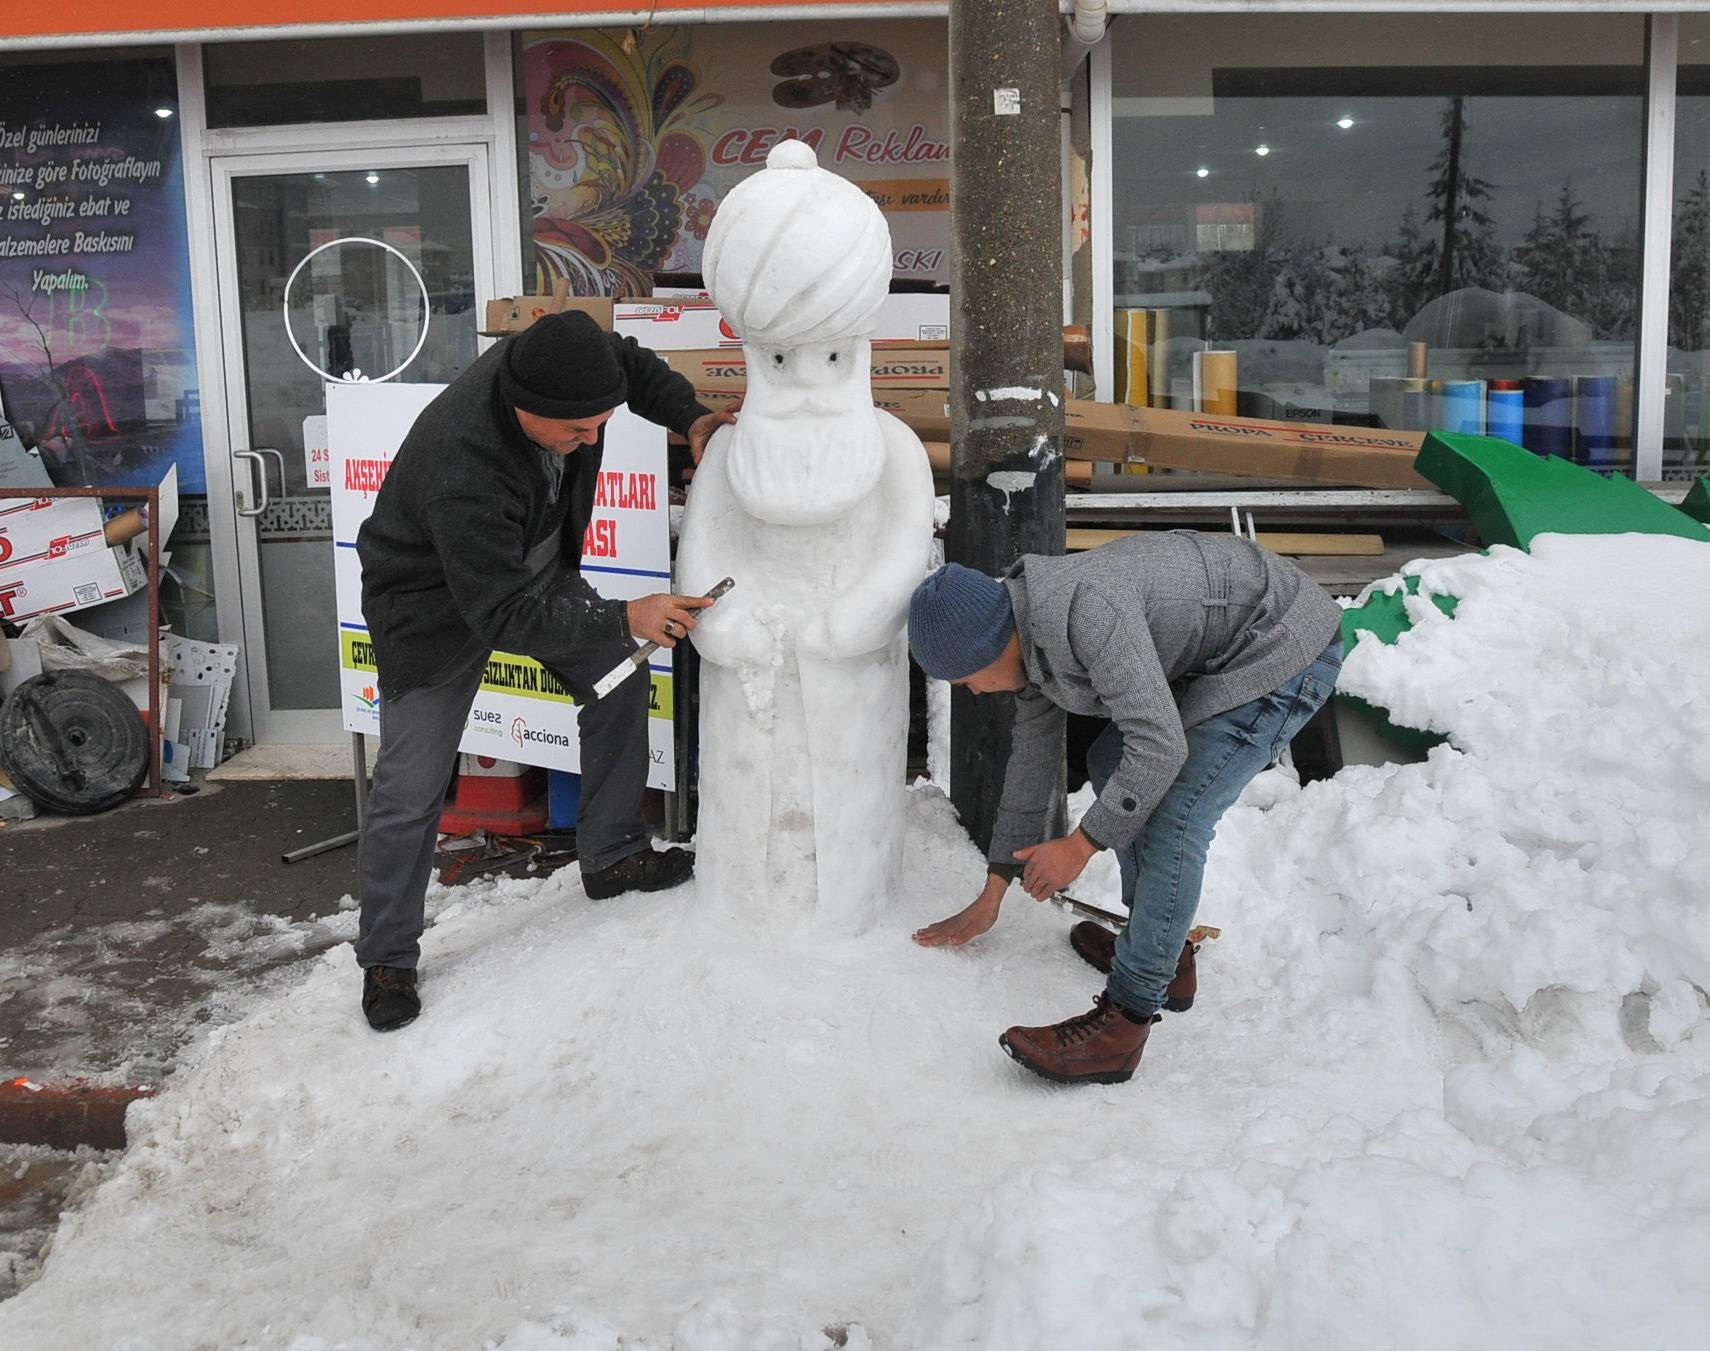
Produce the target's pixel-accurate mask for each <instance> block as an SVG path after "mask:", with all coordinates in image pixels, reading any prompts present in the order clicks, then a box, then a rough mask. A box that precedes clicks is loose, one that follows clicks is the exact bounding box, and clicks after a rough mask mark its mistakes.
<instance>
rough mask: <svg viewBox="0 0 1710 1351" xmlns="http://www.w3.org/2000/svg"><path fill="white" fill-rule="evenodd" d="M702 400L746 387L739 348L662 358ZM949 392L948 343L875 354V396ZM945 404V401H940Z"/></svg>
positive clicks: (904, 345)
mask: <svg viewBox="0 0 1710 1351" xmlns="http://www.w3.org/2000/svg"><path fill="white" fill-rule="evenodd" d="M659 355H660V356H661V357H663V358H664V360H665V362H666V364H668V365H669V366H670V367H671V369H672V370H674V371H676V372H677V374H679V375H681V376H682V377H683V378H684V379H686V380H687V381H688V382H689V383H690V384H692V385H693V386H694V387H695V392H696V393H698V394H700V395H702V396H703V397H710V398H716V399H731V398H735V397H736V396H737V395H739V394H741V393H742V391H743V390H744V389H745V388H746V386H747V380H748V357H747V355H746V354H745V353H744V352H743V350H742V349H741V348H740V347H735V348H725V349H711V350H708V349H697V350H693V351H673V350H670V349H667V350H665V351H662V352H660V354H659ZM949 388H950V348H949V345H948V344H946V343H902V344H899V345H897V346H894V347H886V348H875V349H874V350H873V393H874V395H875V397H876V396H878V395H879V394H881V393H885V392H893V391H903V390H933V389H935V390H945V389H949ZM940 402H942V399H941V400H940Z"/></svg>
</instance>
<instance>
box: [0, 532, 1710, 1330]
mask: <svg viewBox="0 0 1710 1351" xmlns="http://www.w3.org/2000/svg"><path fill="white" fill-rule="evenodd" d="M1423 573H1424V582H1425V587H1424V589H1426V590H1429V589H1432V588H1442V589H1445V590H1449V591H1452V592H1454V593H1456V594H1459V595H1461V596H1462V597H1463V598H1464V600H1463V603H1462V605H1461V607H1460V609H1459V611H1458V613H1457V615H1456V617H1455V618H1454V619H1453V620H1449V619H1446V618H1443V617H1442V616H1440V615H1439V614H1438V612H1437V611H1436V610H1435V609H1434V607H1431V606H1429V605H1428V604H1423V603H1422V604H1421V605H1420V606H1419V614H1420V625H1419V627H1418V628H1417V629H1416V630H1415V631H1414V632H1413V633H1411V634H1408V635H1405V636H1403V638H1402V639H1401V641H1400V642H1399V643H1397V644H1396V645H1395V646H1394V647H1393V648H1387V649H1386V648H1382V647H1380V646H1378V645H1377V644H1375V643H1372V644H1362V645H1361V647H1360V648H1359V649H1358V651H1357V652H1356V653H1354V654H1353V655H1352V656H1351V657H1350V659H1349V662H1348V665H1347V669H1346V676H1345V684H1346V686H1347V687H1348V688H1349V689H1351V690H1353V691H1355V692H1358V693H1361V694H1364V695H1367V696H1368V697H1376V698H1378V699H1380V700H1381V701H1383V702H1385V703H1387V704H1388V705H1389V706H1390V707H1392V708H1394V709H1395V710H1396V711H1397V713H1398V714H1399V715H1400V716H1401V717H1402V718H1403V719H1404V720H1409V721H1413V722H1416V723H1420V724H1429V725H1432V726H1435V727H1437V728H1439V729H1441V730H1444V731H1447V732H1449V733H1451V735H1452V739H1453V745H1452V747H1443V748H1440V749H1439V750H1437V751H1436V752H1434V753H1433V755H1432V756H1431V758H1430V760H1429V761H1428V762H1426V763H1424V764H1419V765H1410V766H1405V767H1394V766H1391V767H1385V768H1381V769H1376V768H1357V769H1350V770H1345V771H1344V772H1343V773H1342V774H1341V775H1339V776H1338V777H1337V778H1336V779H1335V780H1334V781H1331V782H1329V783H1322V784H1316V785H1313V786H1312V787H1310V788H1307V789H1305V790H1302V789H1301V788H1299V786H1298V785H1297V784H1296V783H1295V782H1294V781H1293V779H1292V777H1291V776H1289V775H1288V774H1287V773H1286V771H1273V772H1272V773H1269V774H1267V775H1264V776H1262V777H1261V778H1260V779H1259V780H1257V781H1256V782H1255V783H1254V785H1253V786H1252V788H1251V789H1250V791H1249V792H1248V794H1247V795H1246V796H1245V797H1244V798H1243V800H1242V803H1241V804H1240V805H1239V806H1238V807H1237V808H1236V809H1235V810H1234V811H1233V812H1232V813H1231V814H1230V816H1229V817H1228V818H1227V820H1226V821H1225V823H1224V826H1223V828H1222V830H1221V831H1220V833H1219V837H1218V843H1217V845H1216V847H1215V849H1214V851H1213V857H1212V864H1211V869H1210V873H1209V876H1208V880H1207V890H1206V896H1205V900H1204V903H1203V905H1202V907H1201V911H1200V918H1201V919H1202V920H1203V921H1205V922H1209V923H1214V924H1219V925H1222V926H1223V928H1224V936H1223V938H1222V939H1221V940H1219V941H1218V942H1216V943H1214V944H1210V945H1208V946H1207V948H1206V949H1205V951H1204V952H1203V953H1202V956H1201V987H1200V1000H1199V1003H1198V1004H1197V1005H1196V1006H1195V1008H1194V1009H1193V1011H1192V1012H1190V1013H1187V1014H1183V1015H1179V1016H1168V1017H1166V1020H1165V1021H1164V1022H1163V1023H1162V1024H1161V1025H1159V1026H1158V1028H1157V1029H1156V1030H1155V1031H1154V1033H1153V1036H1152V1039H1151V1042H1150V1044H1149V1045H1148V1048H1147V1052H1146V1059H1145V1061H1144V1062H1143V1063H1142V1065H1141V1069H1140V1073H1139V1074H1138V1075H1137V1076H1136V1078H1135V1080H1134V1081H1133V1082H1132V1083H1130V1084H1128V1085H1124V1086H1118V1087H1109V1088H1104V1087H1092V1088H1088V1087H1083V1088H1074V1089H1065V1088H1056V1087H1052V1086H1049V1085H1047V1084H1045V1083H1043V1082H1042V1081H1040V1080H1037V1079H1034V1078H1031V1077H1030V1076H1028V1075H1026V1074H1025V1073H1024V1072H1023V1071H1022V1070H1021V1069H1020V1068H1019V1067H1017V1066H1016V1065H1014V1064H1012V1063H1011V1062H1010V1061H1008V1060H1007V1059H1006V1058H1004V1056H1003V1055H1002V1054H1001V1053H1000V1051H999V1050H998V1047H997V1045H996V1037H997V1034H998V1033H999V1032H1000V1031H1001V1030H1002V1029H1003V1028H1004V1027H1005V1026H1006V1025H1008V1024H1010V1023H1014V1022H1032V1021H1038V1020H1044V1019H1053V1018H1057V1017H1062V1016H1065V1015H1067V1014H1070V1013H1074V1012H1077V1011H1080V1010H1081V1009H1083V1008H1084V1007H1085V1006H1086V1005H1087V1003H1088V1002H1089V1000H1090V998H1091V996H1092V995H1093V993H1094V992H1095V990H1096V989H1097V986H1098V982H1097V978H1096V977H1095V976H1094V975H1093V974H1092V973H1091V972H1090V971H1089V970H1088V969H1087V968H1086V967H1084V966H1083V965H1081V963H1080V962H1079V961H1078V959H1076V958H1075V957H1074V955H1073V954H1072V953H1071V952H1070V950H1069V947H1068V944H1067V942H1066V941H1065V935H1066V932H1067V929H1068V927H1069V924H1070V922H1071V918H1072V917H1070V916H1065V915H1063V914H1062V913H1060V912H1059V911H1057V910H1055V909H1052V908H1050V907H1046V906H1039V905H1035V904H1034V903H1033V902H1031V901H1029V900H1027V899H1026V898H1025V897H1024V896H1021V895H1020V893H1019V892H1015V893H1012V896H1011V898H1010V900H1009V901H1008V902H1007V904H1006V908H1005V913H1004V916H1003V918H1002V919H1001V920H1000V922H999V924H998V927H997V928H995V929H994V930H992V932H991V933H989V934H988V935H986V936H985V937H984V938H982V939H980V940H979V941H977V942H976V943H975V944H973V945H972V946H971V947H969V948H967V949H964V950H961V951H927V950H923V949H920V948H917V947H915V946H914V945H913V944H912V943H911V942H910V941H909V933H910V931H911V930H912V929H913V928H915V927H916V926H917V925H919V924H922V923H924V922H926V921H929V920H933V919H937V918H940V917H942V916H943V915H944V914H947V913H949V912H950V911H951V910H953V909H956V908H959V907H960V906H961V905H963V904H964V903H965V902H966V901H967V900H968V899H969V898H971V896H972V895H973V892H974V890H975V888H976V886H977V884H978V882H979V879H980V876H981V871H982V870H981V864H980V860H979V859H978V857H977V856H976V855H975V853H974V851H973V850H972V849H971V848H970V847H969V846H968V845H967V843H966V842H965V840H964V839H963V838H962V837H961V836H960V834H959V832H958V830H957V828H956V826H955V823H954V821H953V819H952V815H951V812H950V809H949V807H948V804H947V803H946V802H945V801H944V799H943V798H942V796H941V795H939V794H938V793H937V792H936V790H932V789H922V790H917V791H916V792H915V793H914V795H913V797H912V800H911V805H910V813H909V840H908V860H909V867H908V874H909V882H908V888H907V891H906V894H905V895H903V896H901V897H899V898H898V901H897V904H896V906H895V910H894V913H893V914H892V915H891V916H890V918H889V921H888V923H886V924H885V925H884V926H883V927H881V928H880V929H878V930H876V931H874V932H872V933H870V934H868V935H866V936H865V937H862V938H859V939H854V940H844V941H838V942H835V943H830V942H822V941H817V940H816V939H815V937H814V935H813V934H812V933H811V932H810V931H808V930H806V929H803V930H799V931H794V932H779V931H777V930H763V929H757V928H755V927H753V926H749V925H744V924H743V923H742V922H741V920H740V917H739V916H740V905H736V906H732V905H731V904H730V901H731V898H710V897H699V896H697V895H696V894H695V891H694V889H693V888H692V887H688V888H684V889H682V890H680V891H678V892H676V893H673V894H670V895H666V896H663V897H658V898H650V899H645V900H634V901H626V902H622V903H605V904H593V903H590V902H588V901H587V900H586V899H585V898H584V897H583V895H582V893H581V891H580V888H579V886H578V885H577V883H576V881H575V879H574V876H573V875H570V876H566V875H564V874H560V875H557V876H554V877H551V878H548V879H545V880H542V881H531V882H512V881H498V882H494V883H491V884H485V885H477V886H470V887H465V888H462V889H460V890H458V891H456V892H454V893H449V894H447V893H440V895H439V896H438V897H436V901H438V902H439V903H441V904H443V907H444V908H443V909H441V910H440V913H439V917H438V921H437V923H436V924H435V926H434V928H433V929H432V930H431V931H430V932H429V934H428V936H427V940H426V944H425V949H426V951H425V957H424V973H425V979H424V984H423V996H424V999H425V1001H426V1013H425V1015H424V1017H423V1019H422V1020H421V1022H419V1023H418V1024H416V1025H415V1026H414V1027H412V1028H410V1029H407V1030H406V1031H404V1032H402V1033H399V1034H396V1035H394V1036H389V1037H378V1036H375V1035H373V1034H371V1033H370V1032H369V1031H368V1030H367V1028H366V1027H365V1026H364V1025H363V1024H362V1021H361V1019H360V1016H359V1015H358V1013H357V1009H356V994H357V979H356V975H355V971H354V966H353V963H352V961H351V957H350V953H349V952H348V950H346V949H344V948H342V947H341V948H338V949H335V950H334V951H332V952H330V953H328V954H326V955H325V956H324V957H322V958H320V959H318V960H317V961H316V962H315V963H314V964H313V966H312V968H311V969H310V970H309V971H308V974H307V975H306V976H305V977H304V979H303V980H302V981H301V982H300V983H299V984H297V985H295V986H294V987H292V988H288V989H284V990H281V991H279V992H278V993H275V994H269V995H267V996H265V998H264V999H263V1001H262V1002H261V1003H260V1004H259V1006H258V1007H256V1008H255V1009H254V1011H253V1012H252V1013H251V1014H250V1015H249V1016H248V1017H246V1018H244V1019H243V1020H242V1021H240V1022H238V1023H237V1024H235V1025H232V1026H229V1027H224V1028H220V1029H217V1030H214V1031H213V1032H211V1033H210V1034H209V1036H208V1038H207V1040H206V1042H205V1043H204V1044H203V1045H202V1046H201V1047H200V1049H199V1050H198V1051H197V1052H195V1053H194V1054H193V1055H192V1057H191V1058H190V1061H189V1063H187V1064H186V1065H185V1066H184V1068H183V1069H182V1071H181V1072H180V1073H179V1074H178V1075H177V1076H176V1077H175V1078H174V1080H173V1082H172V1084H171V1086H170V1090H169V1091H168V1092H167V1093H165V1094H164V1095H163V1096H162V1097H161V1098H160V1099H158V1100H157V1101H155V1102H152V1103H144V1104H139V1105H138V1106H137V1107H135V1108H133V1109H132V1117H131V1128H132V1135H133V1140H134V1143H133V1144H132V1146H131V1148H130V1149H129V1151H128V1152H127V1154H126V1155H125V1157H124V1159H123V1160H122V1162H121V1163H120V1165H119V1166H118V1167H117V1169H116V1170H115V1172H114V1175H113V1176H112V1177H111V1178H110V1179H109V1180H108V1181H107V1182H106V1183H105V1184H104V1185H103V1186H102V1187H101V1188H100V1190H99V1191H98V1192H97V1193H96V1194H95V1195H94V1196H93V1197H92V1198H91V1199H90V1201H89V1202H88V1203H87V1204H86V1205H84V1206H83V1207H82V1208H81V1209H80V1210H79V1211H77V1212H76V1213H74V1214H73V1215H71V1216H70V1217H69V1218H68V1219H67V1221H66V1223H65V1225H64V1227H63V1230H62V1232H61V1235H60V1237H59V1240H58V1243H57V1245H56V1248H55V1251H54V1252H53V1254H52V1256H51V1258H50V1260H49V1261H48V1263H47V1266H46V1269H45V1271H44V1272H43V1274H42V1276H41V1278H40V1280H39V1281H37V1283H36V1284H35V1285H33V1286H32V1287H30V1288H29V1289H28V1290H26V1291H25V1292H24V1293H23V1294H22V1295H20V1296H19V1297H18V1298H16V1299H14V1300H12V1301H9V1302H7V1303H5V1304H0V1346H6V1347H14V1346H15V1347H19V1348H29V1349H30V1351H58V1349H59V1348H65V1349H66V1351H71V1349H72V1348H75V1349H76V1351H86V1349H87V1348H96V1347H123V1348H126V1351H157V1349H165V1348H198V1349H199V1348H220V1351H236V1349H237V1348H275V1347H277V1348H289V1351H331V1349H332V1348H350V1349H352V1351H355V1349H356V1348H380V1347H386V1348H424V1349H425V1348H446V1349H447V1351H451V1349H453V1348H455V1349H456V1351H468V1349H469V1348H477V1347H482V1348H503V1351H617V1348H620V1347H622V1348H625V1349H626V1351H666V1349H667V1348H670V1349H671V1351H798V1349H800V1348H815V1349H817V1348H823V1347H828V1346H830V1345H833V1344H835V1343H846V1344H847V1345H849V1346H852V1347H867V1346H871V1347H878V1348H899V1349H901V1348H911V1349H913V1351H956V1349H959V1348H994V1349H1002V1351H1119V1349H1126V1348H1154V1347H1156V1348H1171V1347H1184V1348H1185V1347H1193V1348H1236V1347H1243V1348H1244V1347H1266V1348H1278V1349H1280V1351H1295V1349H1297V1348H1307V1347H1311V1348H1314V1351H1332V1349H1334V1348H1349V1349H1350V1351H1370V1349H1371V1348H1374V1347H1382V1348H1386V1349H1389V1348H1432V1349H1433V1351H1435V1349H1437V1348H1447V1347H1467V1346H1490V1347H1502V1348H1504V1349H1505V1351H1507V1349H1509V1348H1524V1347H1539V1348H1549V1349H1550V1351H1559V1348H1562V1347H1574V1348H1576V1349H1577V1348H1593V1347H1616V1346H1627V1345H1636V1346H1646V1347H1652V1348H1685V1347H1689V1346H1690V1347H1698V1346H1701V1345H1702V1344H1703V1337H1704V1329H1705V1328H1706V1327H1707V1326H1710V1282H1707V1281H1706V1280H1705V1279H1704V1272H1705V1271H1706V1270H1707V1269H1710V1020H1707V1016H1706V1009H1707V1000H1706V995H1705V990H1706V989H1707V988H1710V906H1707V904H1706V894H1705V892H1706V886H1707V883H1706V881H1705V879H1706V878H1710V830H1707V826H1710V611H1707V607H1706V606H1705V605H1704V603H1703V599H1702V598H1703V597H1704V596H1705V595H1706V594H1710V546H1705V545H1701V544H1694V543H1689V542H1683V541H1679V540H1665V539H1650V538H1641V537H1634V536H1627V537H1613V538H1596V539H1585V538H1578V539H1568V538H1560V537H1552V538H1545V539H1543V540H1540V541H1538V542H1537V545H1536V548H1535V552H1534V553H1533V554H1532V555H1526V554H1521V553H1517V552H1514V551H1511V550H1497V551H1495V553H1494V554H1493V555H1492V556H1490V557H1488V558H1471V559H1467V560H1465V561H1461V560H1456V561H1452V562H1442V563H1433V564H1430V565H1428V566H1426V567H1425V568H1423ZM1095 866H1098V871H1097V873H1096V875H1095V876H1092V877H1089V878H1086V879H1083V883H1082V884H1081V885H1080V886H1078V887H1077V890H1078V891H1083V892H1085V893H1087V894H1089V895H1092V896H1101V897H1103V898H1105V899H1106V900H1108V899H1110V898H1111V897H1112V896H1113V893H1114V867H1113V866H1112V865H1111V863H1110V861H1109V859H1108V857H1106V858H1104V859H1102V860H1100V861H1099V865H1095ZM733 915H735V916H737V917H735V918H733ZM827 1329H829V1330H830V1331H829V1332H828V1331H827Z"/></svg>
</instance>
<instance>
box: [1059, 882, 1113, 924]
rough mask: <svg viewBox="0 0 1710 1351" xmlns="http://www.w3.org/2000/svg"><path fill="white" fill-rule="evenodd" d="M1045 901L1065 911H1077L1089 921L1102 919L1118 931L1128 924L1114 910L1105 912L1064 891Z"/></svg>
mask: <svg viewBox="0 0 1710 1351" xmlns="http://www.w3.org/2000/svg"><path fill="white" fill-rule="evenodd" d="M1047 899H1048V900H1050V901H1051V903H1052V904H1053V905H1060V906H1062V907H1063V908H1064V909H1065V910H1078V911H1080V913H1081V914H1083V915H1086V916H1087V917H1088V918H1089V919H1102V920H1104V921H1105V922H1106V923H1109V924H1114V925H1115V926H1116V927H1117V928H1118V929H1120V928H1122V927H1123V926H1124V925H1126V924H1127V923H1128V916H1127V915H1119V914H1117V913H1116V911H1114V910H1105V909H1102V908H1101V907H1099V906H1096V905H1092V904H1089V903H1088V902H1086V901H1080V900H1076V899H1075V898H1074V897H1073V896H1071V895H1069V893H1068V892H1066V891H1059V892H1058V893H1057V894H1056V895H1055V896H1051V897H1048V898H1047Z"/></svg>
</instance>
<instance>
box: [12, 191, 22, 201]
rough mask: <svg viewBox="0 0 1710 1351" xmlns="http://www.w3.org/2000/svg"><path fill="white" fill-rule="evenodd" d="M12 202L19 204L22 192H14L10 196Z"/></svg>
mask: <svg viewBox="0 0 1710 1351" xmlns="http://www.w3.org/2000/svg"><path fill="white" fill-rule="evenodd" d="M12 200H13V201H14V202H21V201H23V200H24V194H23V193H22V192H14V193H13V194H12Z"/></svg>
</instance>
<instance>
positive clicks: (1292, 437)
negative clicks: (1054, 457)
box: [1063, 402, 1431, 488]
mask: <svg viewBox="0 0 1710 1351" xmlns="http://www.w3.org/2000/svg"><path fill="white" fill-rule="evenodd" d="M1424 441H1425V433H1424V432H1400V431H1386V430H1382V429H1378V428H1370V427H1331V426H1323V425H1318V426H1315V425H1313V424H1311V423H1301V422H1267V421H1263V420H1261V419H1259V418H1241V417H1228V416H1224V415H1221V414H1216V413H1190V412H1184V411H1180V410H1176V409H1165V408H1133V407H1129V406H1127V405H1124V404H1106V403H1079V402H1076V403H1070V405H1069V415H1068V427H1067V429H1066V431H1065V433H1064V437H1063V453H1064V454H1065V455H1066V456H1068V457H1070V458H1071V459H1082V460H1126V461H1129V462H1132V463H1138V464H1149V465H1152V466H1153V467H1155V468H1162V469H1198V470H1201V471H1204V472H1207V473H1214V474H1249V475H1253V476H1255V477H1259V478H1286V479H1295V480H1297V481H1299V482H1302V483H1334V484H1344V485H1350V486H1355V487H1363V488H1429V487H1430V486H1431V484H1430V483H1429V482H1427V481H1426V480H1425V479H1424V478H1423V477H1421V476H1420V475H1419V474H1418V473H1416V472H1415V471H1414V468H1413V461H1414V459H1415V457H1417V456H1418V454H1419V448H1420V446H1421V445H1423V444H1424Z"/></svg>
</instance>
